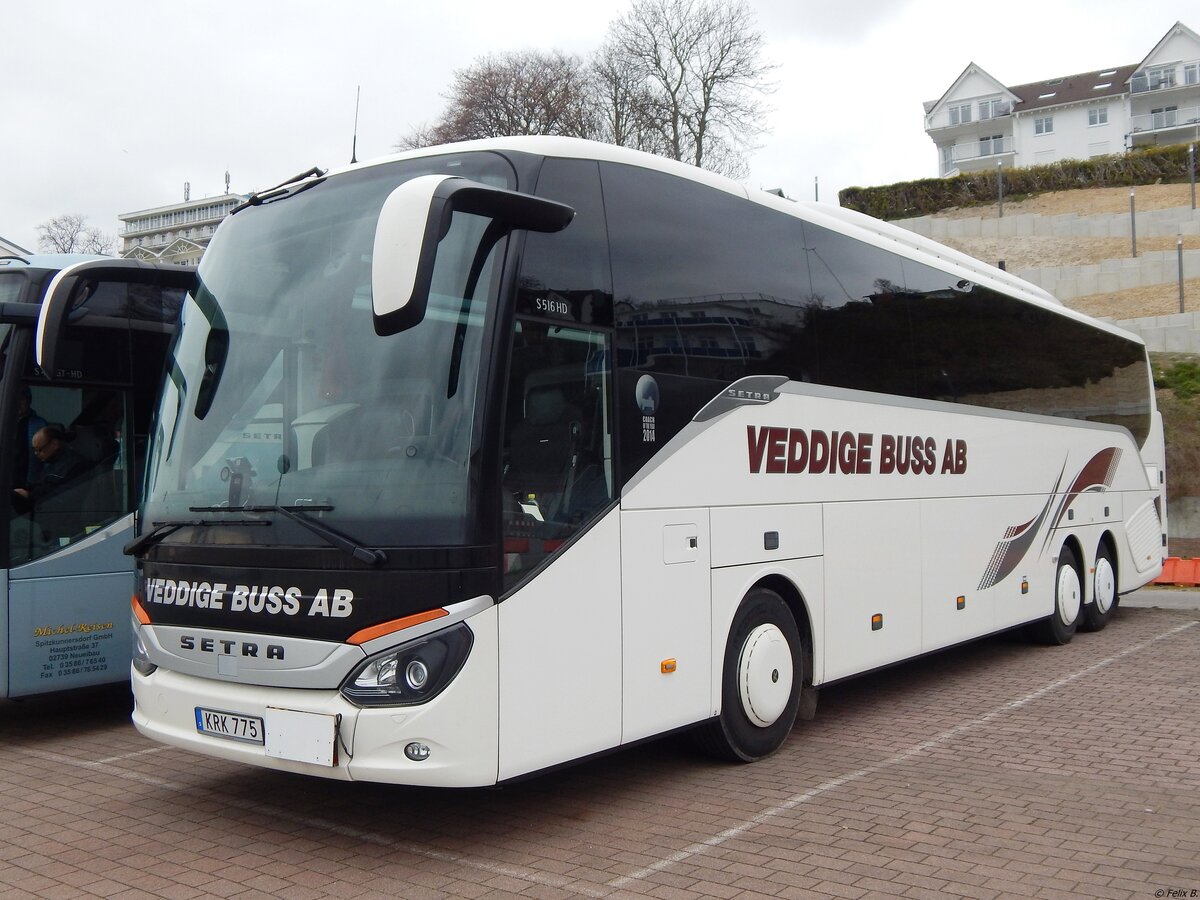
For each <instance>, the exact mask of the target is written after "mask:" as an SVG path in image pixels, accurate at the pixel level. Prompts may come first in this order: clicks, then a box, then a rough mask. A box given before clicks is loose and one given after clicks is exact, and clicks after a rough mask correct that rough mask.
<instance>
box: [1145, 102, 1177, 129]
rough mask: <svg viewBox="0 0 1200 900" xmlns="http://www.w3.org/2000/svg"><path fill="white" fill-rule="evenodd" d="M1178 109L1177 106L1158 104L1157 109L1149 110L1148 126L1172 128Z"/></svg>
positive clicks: (1175, 121)
mask: <svg viewBox="0 0 1200 900" xmlns="http://www.w3.org/2000/svg"><path fill="white" fill-rule="evenodd" d="M1178 111H1179V107H1178V106H1160V107H1159V108H1158V109H1152V110H1150V127H1151V128H1174V127H1175V125H1176V124H1177V120H1176V115H1175V114H1176V113H1177V112H1178Z"/></svg>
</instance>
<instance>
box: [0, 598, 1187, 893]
mask: <svg viewBox="0 0 1200 900" xmlns="http://www.w3.org/2000/svg"><path fill="white" fill-rule="evenodd" d="M128 710H129V699H128V696H127V694H126V693H125V692H123V691H122V692H107V693H88V694H77V695H73V696H67V697H58V698H48V699H44V700H38V701H31V702H26V703H19V704H18V703H4V704H0V735H2V738H0V740H2V741H3V744H2V747H3V751H4V752H3V754H2V755H0V780H2V781H3V786H2V790H0V895H2V896H4V897H6V898H7V897H13V896H17V897H21V896H28V897H75V896H88V895H93V896H102V897H121V898H132V897H167V898H189V897H237V898H240V900H244V898H253V897H286V898H288V900H306V898H324V897H372V896H378V897H397V896H398V897H446V896H449V897H480V896H506V895H508V896H517V895H519V896H525V897H570V896H580V895H583V896H588V897H609V896H612V897H634V896H637V897H643V896H652V897H663V898H670V897H696V896H701V897H742V896H776V897H818V896H830V897H849V898H857V897H868V896H870V897H875V896H889V895H890V896H905V897H922V896H927V897H934V896H937V897H943V896H965V897H1000V896H1024V897H1047V898H1056V900H1059V898H1065V897H1088V898H1096V897H1147V898H1149V897H1164V896H1166V897H1169V896H1190V895H1191V892H1192V891H1193V890H1195V891H1197V894H1196V895H1197V896H1200V612H1197V611H1194V610H1190V611H1189V610H1164V609H1122V610H1121V611H1120V613H1119V615H1118V617H1117V618H1116V619H1115V620H1114V621H1113V623H1112V624H1111V625H1110V626H1109V627H1108V628H1107V629H1106V630H1105V631H1103V632H1100V633H1099V634H1081V635H1078V636H1077V637H1076V639H1075V640H1074V641H1073V642H1072V643H1071V644H1070V645H1068V646H1066V647H1056V648H1045V647H1035V646H1031V645H1029V644H1026V643H1024V642H1023V641H1021V640H1019V639H1017V638H1014V637H1009V636H1001V637H998V638H994V639H990V640H987V641H982V642H979V643H976V644H972V645H969V646H966V647H962V648H958V649H955V650H952V651H948V652H945V653H940V654H937V655H935V656H932V657H929V658H926V659H923V660H919V661H917V662H913V663H909V664H906V665H904V666H900V667H896V668H893V669H891V670H888V671H886V672H882V673H878V674H875V675H871V676H867V677H864V678H860V679H858V680H855V681H852V682H849V683H846V684H843V685H835V686H833V687H830V688H826V689H825V691H824V692H823V694H822V697H821V705H820V709H819V712H818V716H817V719H816V720H815V721H813V722H808V723H803V724H802V725H800V726H799V727H797V729H796V731H795V732H794V733H793V735H792V737H791V739H790V740H789V741H788V743H787V744H786V745H785V747H784V748H783V749H782V750H781V751H780V752H779V753H778V754H776V755H775V756H773V757H771V758H769V759H767V760H765V761H763V762H760V763H757V764H754V765H751V766H731V765H725V764H718V763H714V762H711V761H709V760H706V759H704V758H702V757H699V756H697V755H696V754H694V753H693V752H691V751H690V750H689V749H688V747H687V746H686V745H685V744H683V743H681V742H679V741H660V742H657V743H653V744H649V745H646V746H643V747H640V748H635V749H632V750H628V751H625V752H623V753H619V754H615V755H612V756H608V757H606V758H603V759H600V760H595V761H591V762H588V763H586V764H584V765H580V766H576V767H573V768H570V769H567V770H564V771H561V772H557V773H552V774H549V775H546V776H543V777H540V778H536V779H533V780H530V781H527V782H523V783H520V784H516V785H511V786H508V787H505V788H503V789H499V790H472V791H433V790H416V789H408V788H397V787H390V786H378V785H366V784H344V783H340V782H325V781H320V780H312V779H305V778H301V777H299V776H292V775H285V774H275V773H271V772H266V771H260V770H256V769H250V768H244V767H236V766H234V767H231V766H230V765H228V764H225V763H221V762H218V761H215V760H210V759H207V758H203V757H198V756H194V755H191V754H188V753H184V752H182V751H177V750H173V749H166V748H162V747H159V746H157V745H155V744H152V743H151V742H149V741H148V740H146V739H144V738H142V737H141V736H140V735H138V734H137V733H136V732H135V731H134V730H133V728H132V726H130V725H129V724H128ZM1172 891H1176V892H1180V891H1181V892H1182V893H1175V894H1172V893H1171V892H1172Z"/></svg>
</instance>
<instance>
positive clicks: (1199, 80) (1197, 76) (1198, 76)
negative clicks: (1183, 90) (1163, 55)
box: [1183, 63, 1200, 84]
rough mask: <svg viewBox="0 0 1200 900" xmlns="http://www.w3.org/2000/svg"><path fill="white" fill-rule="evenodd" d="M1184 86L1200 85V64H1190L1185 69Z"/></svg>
mask: <svg viewBox="0 0 1200 900" xmlns="http://www.w3.org/2000/svg"><path fill="white" fill-rule="evenodd" d="M1183 83H1184V84H1200V63H1188V64H1187V65H1186V66H1184V67H1183Z"/></svg>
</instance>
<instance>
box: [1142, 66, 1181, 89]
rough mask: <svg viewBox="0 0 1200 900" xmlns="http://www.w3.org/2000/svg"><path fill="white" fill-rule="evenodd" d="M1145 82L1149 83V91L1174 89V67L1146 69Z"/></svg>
mask: <svg viewBox="0 0 1200 900" xmlns="http://www.w3.org/2000/svg"><path fill="white" fill-rule="evenodd" d="M1146 80H1147V81H1148V82H1149V86H1150V90H1152V91H1157V90H1160V89H1162V88H1173V87H1175V67H1174V66H1156V67H1155V68H1153V69H1147V70H1146Z"/></svg>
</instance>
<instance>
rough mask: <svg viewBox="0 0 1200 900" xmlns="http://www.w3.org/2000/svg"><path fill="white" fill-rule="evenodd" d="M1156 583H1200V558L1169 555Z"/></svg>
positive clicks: (1164, 561)
mask: <svg viewBox="0 0 1200 900" xmlns="http://www.w3.org/2000/svg"><path fill="white" fill-rule="evenodd" d="M1154 584H1188V585H1200V559H1196V558H1192V559H1180V558H1179V557H1178V556H1168V557H1167V558H1166V559H1165V560H1163V570H1162V574H1161V575H1159V576H1158V577H1157V578H1155V579H1154Z"/></svg>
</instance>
